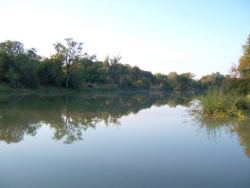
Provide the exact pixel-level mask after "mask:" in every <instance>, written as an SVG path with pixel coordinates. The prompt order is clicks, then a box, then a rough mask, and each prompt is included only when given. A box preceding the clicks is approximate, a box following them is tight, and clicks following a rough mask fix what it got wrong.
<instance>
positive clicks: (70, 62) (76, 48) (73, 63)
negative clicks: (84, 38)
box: [54, 38, 83, 88]
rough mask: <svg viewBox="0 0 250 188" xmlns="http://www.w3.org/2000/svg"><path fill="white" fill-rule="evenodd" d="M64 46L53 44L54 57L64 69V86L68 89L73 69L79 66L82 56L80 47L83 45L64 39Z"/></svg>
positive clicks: (58, 43) (70, 39)
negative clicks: (61, 63)
mask: <svg viewBox="0 0 250 188" xmlns="http://www.w3.org/2000/svg"><path fill="white" fill-rule="evenodd" d="M65 41H66V46H65V45H64V44H62V43H60V42H57V43H56V44H54V47H55V49H56V52H57V54H56V56H57V57H58V58H60V59H61V60H62V61H63V63H64V65H65V66H64V67H65V73H66V80H65V86H66V88H69V84H70V77H71V74H72V72H73V71H74V69H75V68H76V67H77V66H79V60H80V58H81V56H82V45H83V43H78V42H75V41H74V40H73V39H72V38H67V39H65Z"/></svg>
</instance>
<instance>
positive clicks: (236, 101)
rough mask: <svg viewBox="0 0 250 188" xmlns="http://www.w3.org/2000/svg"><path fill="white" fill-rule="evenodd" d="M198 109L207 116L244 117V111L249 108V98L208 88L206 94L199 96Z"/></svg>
mask: <svg viewBox="0 0 250 188" xmlns="http://www.w3.org/2000/svg"><path fill="white" fill-rule="evenodd" d="M200 110H201V113H202V114H203V115H204V116H207V117H213V118H226V117H235V118H240V119H245V118H247V116H246V112H247V111H248V110H250V100H249V99H248V98H247V97H245V96H240V95H237V94H235V93H222V92H220V91H219V90H209V91H208V92H207V94H206V95H204V96H202V97H200Z"/></svg>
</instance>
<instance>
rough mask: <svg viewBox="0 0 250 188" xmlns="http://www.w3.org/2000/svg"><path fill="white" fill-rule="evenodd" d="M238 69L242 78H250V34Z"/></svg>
mask: <svg viewBox="0 0 250 188" xmlns="http://www.w3.org/2000/svg"><path fill="white" fill-rule="evenodd" d="M238 71H239V73H240V76H241V77H242V78H248V79H249V78H250V35H249V36H248V39H247V41H246V44H245V45H244V46H243V55H242V56H241V57H240V64H239V66H238Z"/></svg>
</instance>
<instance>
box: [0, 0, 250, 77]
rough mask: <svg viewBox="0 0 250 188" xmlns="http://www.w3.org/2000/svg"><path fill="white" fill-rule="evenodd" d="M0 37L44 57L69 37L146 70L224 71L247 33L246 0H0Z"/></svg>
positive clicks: (248, 14) (92, 50)
mask: <svg viewBox="0 0 250 188" xmlns="http://www.w3.org/2000/svg"><path fill="white" fill-rule="evenodd" d="M0 23H1V27H0V41H4V40H7V39H10V40H19V41H21V42H23V43H24V44H25V46H26V47H35V48H36V49H37V50H38V53H39V54H41V55H44V56H49V55H50V54H52V53H53V52H54V51H53V46H52V44H53V43H55V42H56V41H62V40H63V39H64V38H68V37H72V38H74V39H75V40H77V41H81V42H84V43H85V44H84V51H87V52H89V53H91V54H93V53H95V54H97V56H98V57H99V58H100V59H103V58H104V57H105V56H106V55H116V54H118V53H119V54H120V55H121V56H122V57H123V59H122V63H128V64H131V65H137V66H139V67H140V68H142V69H145V70H149V71H152V72H154V73H156V72H161V73H169V72H171V71H177V72H178V73H183V72H193V73H195V74H196V75H197V76H198V77H200V76H201V75H204V74H208V73H212V72H217V71H220V72H221V73H224V74H226V73H228V71H229V69H230V66H231V64H232V63H237V61H238V58H239V56H240V54H241V53H242V49H241V46H242V45H243V44H244V42H245V41H246V38H247V36H248V35H249V34H250V24H249V23H250V1H249V0H207V1H201V0H175V1H170V0H169V1H168V0H151V1H149V0H148V1H147V0H144V1H142V0H137V1H135V0H123V1H122V0H121V1H119V0H106V1H105V0H103V1H101V0H99V1H98V0H55V1H53V0H41V1H38V0H37V1H36V0H22V1H20V0H0Z"/></svg>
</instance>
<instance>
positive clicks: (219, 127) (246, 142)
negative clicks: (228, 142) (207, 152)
mask: <svg viewBox="0 0 250 188" xmlns="http://www.w3.org/2000/svg"><path fill="white" fill-rule="evenodd" d="M196 102H197V101H192V104H191V108H190V109H189V114H190V115H191V116H192V118H193V120H194V121H195V122H196V125H198V126H199V128H200V130H205V132H206V135H208V136H209V137H217V136H218V135H220V133H221V132H222V133H224V132H227V133H228V134H232V135H237V137H238V139H239V144H240V145H241V146H242V147H243V148H244V151H245V154H246V155H247V156H248V157H250V119H246V120H240V119H235V118H225V119H213V118H211V117H208V116H204V115H202V113H200V110H199V106H197V103H196Z"/></svg>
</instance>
